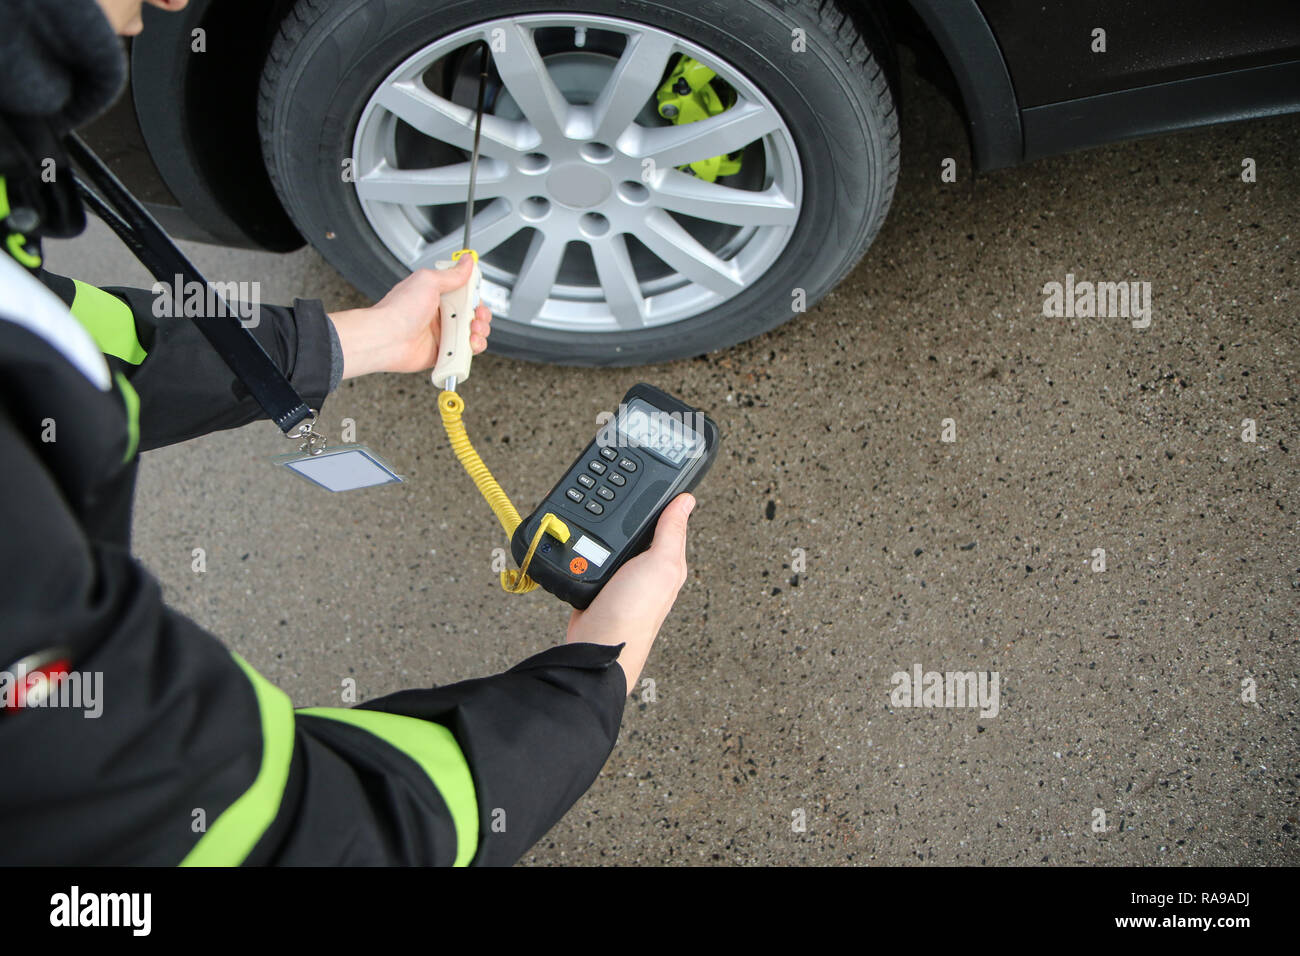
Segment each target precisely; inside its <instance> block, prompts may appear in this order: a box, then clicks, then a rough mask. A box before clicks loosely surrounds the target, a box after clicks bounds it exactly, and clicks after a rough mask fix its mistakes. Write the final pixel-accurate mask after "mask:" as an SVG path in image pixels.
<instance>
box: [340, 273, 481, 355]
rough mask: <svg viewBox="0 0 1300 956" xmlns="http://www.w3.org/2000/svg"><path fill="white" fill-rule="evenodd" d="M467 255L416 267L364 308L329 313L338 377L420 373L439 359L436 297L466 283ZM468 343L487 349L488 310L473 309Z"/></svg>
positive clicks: (439, 324)
mask: <svg viewBox="0 0 1300 956" xmlns="http://www.w3.org/2000/svg"><path fill="white" fill-rule="evenodd" d="M473 261H474V260H473V257H472V256H468V255H466V256H461V258H460V259H458V260H457V262H456V265H454V266H453V267H452V268H450V269H437V270H435V269H419V270H417V271H415V272H412V273H411V274H410V275H409V276H407V277H406V278H405V279H403V280H402V281H401V282H399V283H397V285H395V286H393V287H392V288H391V289H390V290H389V291H388V294H387V295H386V296H384V297H383V298H382V299H380V300H379V301H378V302H376V303H375V304H374V305H372V306H370V307H369V308H367V309H348V310H346V311H343V312H331V313H330V320H331V321H332V322H333V323H334V328H335V330H336V331H337V332H338V335H339V345H340V346H341V347H342V349H343V377H344V378H345V379H347V378H356V377H357V376H358V375H366V374H368V373H370V372H422V371H424V370H425V369H429V368H432V367H433V365H434V362H435V361H437V358H438V339H439V337H440V336H441V334H442V316H441V315H439V299H440V298H441V297H442V294H443V293H444V292H450V291H451V290H453V289H459V288H460V287H461V286H463V285H464V284H465V283H466V282H468V281H469V277H470V272H471V271H472V266H473ZM469 329H470V336H469V344H470V348H471V349H473V351H474V354H475V355H477V354H478V353H479V352H482V351H483V350H484V349H485V348H487V339H488V335H489V334H490V333H491V331H492V313H491V311H489V309H488V307H487V306H485V305H480V306H479V307H478V308H477V309H475V310H474V320H473V321H472V322H471V323H470V327H469Z"/></svg>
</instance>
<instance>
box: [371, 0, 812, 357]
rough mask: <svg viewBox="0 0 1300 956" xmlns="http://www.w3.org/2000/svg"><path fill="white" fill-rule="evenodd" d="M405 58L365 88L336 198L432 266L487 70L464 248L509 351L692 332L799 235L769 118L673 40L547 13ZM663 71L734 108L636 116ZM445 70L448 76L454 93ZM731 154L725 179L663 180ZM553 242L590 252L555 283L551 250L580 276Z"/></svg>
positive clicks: (646, 110) (711, 58)
mask: <svg viewBox="0 0 1300 956" xmlns="http://www.w3.org/2000/svg"><path fill="white" fill-rule="evenodd" d="M562 6H563V5H561V7H562ZM412 39H413V43H414V44H415V45H416V46H419V49H417V50H416V51H415V52H414V53H412V54H410V55H408V56H406V57H405V58H404V59H402V60H401V62H400V63H397V62H396V61H395V62H394V66H393V68H392V71H391V72H390V73H389V74H388V75H387V77H386V78H384V79H383V81H382V82H380V83H377V84H375V85H373V86H372V87H370V89H371V90H372V92H371V94H370V98H369V100H368V101H367V103H366V105H365V107H364V108H363V109H362V112H361V117H360V120H359V122H358V123H357V129H356V132H355V133H354V134H353V138H352V157H353V159H354V163H355V168H354V169H353V172H354V173H355V178H353V177H349V179H352V181H351V182H350V183H349V189H355V193H354V195H355V196H356V199H357V201H358V203H359V204H360V207H361V210H362V212H363V214H364V216H365V218H366V221H367V222H368V224H369V225H370V227H371V228H372V229H373V230H374V235H375V238H376V239H377V240H378V241H379V242H380V243H381V244H382V246H383V248H385V249H387V250H388V251H389V252H390V253H392V254H393V255H394V256H396V258H397V261H398V262H401V263H403V264H404V265H406V266H407V267H409V268H411V269H418V268H428V267H433V266H434V265H435V263H437V262H440V261H447V260H450V259H451V256H452V253H454V252H455V251H456V250H457V249H458V248H460V245H461V242H462V238H461V237H462V235H463V232H462V230H461V228H460V221H461V216H462V214H463V211H464V206H463V205H462V203H463V201H464V196H465V194H466V191H467V189H468V185H469V167H468V164H467V163H466V162H465V160H467V159H468V157H469V151H470V149H471V147H472V145H473V136H474V110H473V99H474V94H475V92H476V84H477V72H478V71H477V67H478V58H479V56H480V55H481V54H483V55H486V56H488V57H490V58H491V62H492V74H493V79H494V82H492V83H491V84H490V86H489V93H490V95H489V96H488V97H487V99H486V102H485V108H486V111H485V113H484V115H483V118H482V119H483V143H482V158H481V160H480V165H479V168H478V180H477V184H476V199H478V200H479V202H478V204H477V210H478V211H477V213H476V214H475V216H474V222H473V228H472V236H473V238H472V242H473V245H474V247H475V249H477V250H478V251H479V252H480V253H482V254H483V260H482V263H481V265H482V270H483V297H484V299H485V301H488V302H491V303H492V307H493V308H495V309H497V310H498V311H499V312H500V313H501V315H502V316H503V317H504V318H507V319H509V320H511V321H513V322H515V323H517V325H516V326H515V327H516V328H518V329H519V330H521V331H522V332H524V333H528V334H533V333H535V331H536V330H538V329H542V328H545V329H549V330H555V331H560V332H563V333H565V334H570V333H571V334H575V335H576V334H579V333H580V334H583V335H597V336H600V335H612V336H613V337H614V339H615V340H617V339H619V338H620V334H621V335H622V336H626V335H628V334H629V333H631V332H634V331H638V330H642V329H650V328H655V329H659V328H666V327H667V326H669V325H673V324H674V323H677V322H684V321H689V320H691V319H694V318H696V317H698V316H701V315H705V314H708V313H709V311H710V310H712V309H715V308H717V306H718V305H719V304H720V303H722V302H724V301H726V300H727V299H729V298H731V297H733V296H735V295H736V294H737V293H740V292H743V291H744V290H745V289H749V288H750V287H751V286H752V285H753V284H754V283H755V282H758V281H760V280H761V279H762V278H763V276H765V275H767V274H768V272H769V270H770V269H771V268H772V266H773V264H774V263H776V262H778V261H779V260H780V257H781V256H782V255H783V254H784V251H785V249H786V248H787V246H788V244H789V241H790V237H791V235H792V234H793V232H794V230H795V229H796V227H797V226H798V225H799V224H800V223H801V222H802V220H801V219H800V218H799V212H800V206H801V203H802V195H803V173H802V162H801V157H800V153H799V149H798V147H797V145H796V144H795V142H794V138H793V136H792V135H791V133H790V130H789V128H788V126H787V125H786V123H785V122H784V121H783V120H782V118H781V113H780V112H778V110H777V109H776V107H775V106H774V105H773V104H772V103H771V102H770V101H769V100H768V98H767V97H766V96H765V95H764V92H763V90H762V89H760V88H759V87H758V86H757V85H755V83H754V81H753V80H751V79H750V78H749V77H747V76H746V75H745V74H744V73H743V72H741V71H740V70H738V69H737V68H736V67H735V66H733V65H732V64H730V63H728V62H727V61H726V60H725V59H724V58H722V57H719V56H717V55H716V53H710V52H708V51H705V50H704V49H702V48H701V47H700V46H699V45H698V44H697V43H696V41H695V39H694V38H693V37H692V36H691V35H689V34H688V35H683V34H681V33H674V32H672V31H670V30H665V29H661V28H658V27H656V26H652V25H650V24H648V23H641V24H631V23H629V22H628V21H627V20H625V19H622V18H620V17H616V16H604V15H600V14H593V13H586V12H581V11H577V10H568V9H555V10H551V11H550V12H541V13H518V14H510V15H505V16H492V15H490V14H489V15H486V16H484V17H482V18H479V19H478V21H477V22H476V23H473V24H469V25H466V26H464V27H462V28H460V29H457V30H454V31H452V32H450V33H448V34H447V35H445V36H440V37H438V38H436V39H434V40H431V41H426V42H424V45H423V46H420V41H418V40H416V39H415V38H412ZM484 43H486V44H487V46H486V47H484V46H482V44H484ZM484 51H485V52H484ZM679 55H681V56H687V57H692V58H694V59H696V60H700V61H701V62H705V61H707V63H708V65H709V67H710V68H711V69H713V70H714V71H716V74H717V77H718V83H719V84H725V85H726V86H727V87H728V88H729V89H730V90H733V91H734V92H735V98H734V101H732V102H733V105H732V106H730V107H729V108H727V109H726V110H724V111H723V112H721V113H719V114H718V115H716V116H712V117H708V118H706V119H702V120H699V121H698V122H693V123H683V124H682V125H680V126H678V125H675V124H667V125H665V124H664V123H662V122H661V121H660V120H659V119H658V118H657V117H656V116H654V115H652V114H654V113H655V107H656V92H657V90H658V87H659V85H660V83H661V82H662V80H663V77H664V75H665V72H666V71H667V70H668V69H669V68H670V66H671V64H672V63H674V61H675V60H676V58H677V57H678V56H679ZM449 58H451V59H449ZM449 63H451V64H453V65H455V64H459V66H458V67H457V72H456V76H455V78H454V79H453V78H452V77H451V76H450V74H449V73H448V71H447V70H446V69H445V67H446V66H447V64H449ZM461 67H463V69H462V68H461ZM498 75H499V76H500V83H497V82H495V79H496V77H497V76H498ZM452 83H454V84H456V85H454V86H453V85H450V84H452ZM724 92H725V91H724ZM727 98H728V101H731V97H730V95H727ZM751 144H752V145H751ZM759 144H761V148H760V146H759ZM746 146H749V147H750V149H749V150H748V151H747V153H746V155H745V162H744V166H745V168H744V173H745V177H744V178H743V179H742V178H741V177H738V176H737V177H727V178H726V179H725V180H721V181H719V182H713V183H711V182H707V181H705V180H702V179H700V178H698V177H695V176H690V175H688V174H687V173H685V172H683V171H682V170H683V169H686V167H687V165H688V164H690V163H692V162H696V161H698V160H707V159H709V158H710V157H713V156H719V155H732V154H735V153H737V152H738V151H739V150H742V149H744V148H745V147H746ZM723 182H727V183H732V184H733V185H730V186H728V185H723V184H722V183H723ZM739 186H743V187H744V188H737V187H739ZM699 223H707V224H710V228H709V230H708V232H707V233H706V232H705V231H704V230H703V229H697V228H696V226H697V224H699ZM431 230H432V231H431ZM444 233H445V234H444ZM697 235H698V237H699V238H697ZM706 236H707V237H706ZM570 243H581V244H584V245H585V246H586V248H587V249H589V250H590V252H591V255H592V262H593V264H594V266H595V269H594V274H592V271H588V272H587V274H586V275H585V276H582V275H579V274H578V273H576V272H575V274H573V275H570V274H569V272H568V265H569V264H570V260H569V257H568V255H567V254H566V252H567V251H575V252H581V258H582V259H583V260H585V259H586V253H585V252H582V250H574V249H573V248H572V247H571V246H570V245H569V244H570Z"/></svg>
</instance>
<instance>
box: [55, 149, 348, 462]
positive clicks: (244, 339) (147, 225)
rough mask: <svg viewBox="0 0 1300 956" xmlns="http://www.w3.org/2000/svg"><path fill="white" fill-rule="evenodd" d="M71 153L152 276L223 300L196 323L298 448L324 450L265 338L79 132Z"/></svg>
mask: <svg viewBox="0 0 1300 956" xmlns="http://www.w3.org/2000/svg"><path fill="white" fill-rule="evenodd" d="M66 145H67V148H68V154H69V155H70V156H71V157H72V159H73V161H74V162H75V163H76V164H77V165H78V166H80V167H81V168H82V169H83V170H84V171H85V172H86V174H87V175H88V176H89V177H90V180H91V182H93V183H94V184H95V187H96V188H97V189H98V190H99V193H103V196H102V197H101V196H100V194H99V193H97V192H95V191H94V190H93V189H91V188H90V187H89V186H87V185H86V184H85V182H83V181H82V179H81V178H80V177H79V176H77V175H76V174H75V173H74V174H73V177H74V180H75V182H76V185H77V192H78V193H80V194H81V198H82V200H83V201H84V202H85V203H86V205H87V206H89V207H90V208H91V209H93V210H94V211H95V214H96V215H98V216H99V218H100V219H102V220H104V222H105V223H106V224H107V225H108V227H109V228H110V229H112V230H113V232H115V233H117V236H118V238H119V239H121V240H122V241H123V242H124V243H126V245H127V248H129V249H130V250H131V252H132V253H133V254H134V255H135V257H136V258H137V259H139V260H140V262H141V264H142V265H144V267H145V268H146V269H148V270H149V272H150V273H152V274H153V277H154V278H155V279H157V280H158V281H159V282H161V283H162V284H163V285H165V286H168V287H170V286H171V285H172V283H173V282H175V280H176V277H177V276H180V277H181V279H182V281H183V282H184V283H185V284H186V285H188V284H189V283H191V282H196V283H198V284H199V286H200V287H201V288H203V289H205V290H207V291H208V294H209V295H210V296H212V297H213V299H214V300H215V301H216V302H217V303H218V304H219V308H218V312H219V313H220V314H219V315H215V316H205V317H204V318H203V319H202V320H201V321H196V322H195V325H196V326H197V327H198V330H199V331H200V332H202V333H203V336H204V337H205V338H206V339H207V340H208V342H210V343H211V344H212V347H213V348H214V349H216V351H217V354H218V355H220V356H221V358H222V360H223V361H224V362H225V363H226V365H227V366H229V367H230V371H232V372H234V373H235V377H236V378H238V379H239V380H240V381H241V382H243V383H244V386H245V387H246V388H247V389H248V391H249V393H250V394H251V395H252V396H253V398H254V399H255V400H256V401H257V404H259V405H261V406H262V409H263V410H264V411H265V412H266V414H267V415H268V416H270V418H271V420H272V421H273V422H275V424H276V426H277V427H279V429H280V431H282V432H284V436H285V437H286V438H290V439H293V440H295V441H298V440H301V442H302V444H301V445H299V448H298V450H299V451H300V452H304V453H307V454H311V455H319V454H320V453H321V452H322V451H324V450H325V436H324V435H322V434H321V433H320V432H318V431H316V410H315V409H312V408H308V407H307V403H306V402H304V401H303V399H302V396H301V395H299V394H298V391H297V389H295V388H294V387H293V385H291V384H290V383H289V380H288V379H287V378H286V377H285V375H284V373H283V372H281V371H280V369H279V367H278V366H277V365H276V364H275V362H273V361H272V360H271V356H269V355H267V354H266V350H265V349H264V348H262V344H261V343H260V342H258V341H257V339H256V338H255V337H254V336H253V333H252V332H250V331H248V329H246V328H245V327H244V325H243V324H242V323H241V322H240V321H239V319H238V318H237V317H236V316H235V313H234V312H233V311H232V310H231V309H230V308H228V307H227V304H226V302H225V300H224V299H223V298H222V297H221V295H220V293H219V292H218V291H217V290H216V289H214V288H213V287H212V286H210V285H209V284H208V280H207V279H205V278H204V277H203V274H202V273H201V272H199V270H198V268H197V267H196V266H195V265H194V263H192V262H190V260H189V259H188V258H187V257H186V256H185V254H184V253H183V252H181V251H180V249H178V248H176V243H174V242H172V240H171V238H170V237H169V236H168V235H167V233H166V232H164V231H163V228H162V227H161V226H160V225H158V222H157V220H155V219H154V218H153V216H151V215H150V214H149V211H148V210H147V209H145V208H144V206H142V205H141V204H140V202H139V201H138V200H137V199H136V198H135V197H134V196H132V195H131V193H130V192H129V191H128V190H127V189H126V187H125V186H123V185H122V184H121V182H119V181H118V179H117V177H116V176H114V175H113V173H112V172H111V171H110V170H109V168H108V167H107V166H105V165H104V163H103V161H101V160H100V158H99V157H98V156H96V155H95V154H94V152H92V151H91V149H90V147H88V146H87V145H86V144H85V143H84V142H82V140H81V138H80V137H79V136H77V135H76V134H75V133H73V134H70V135H69V136H68V138H67V141H66Z"/></svg>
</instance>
